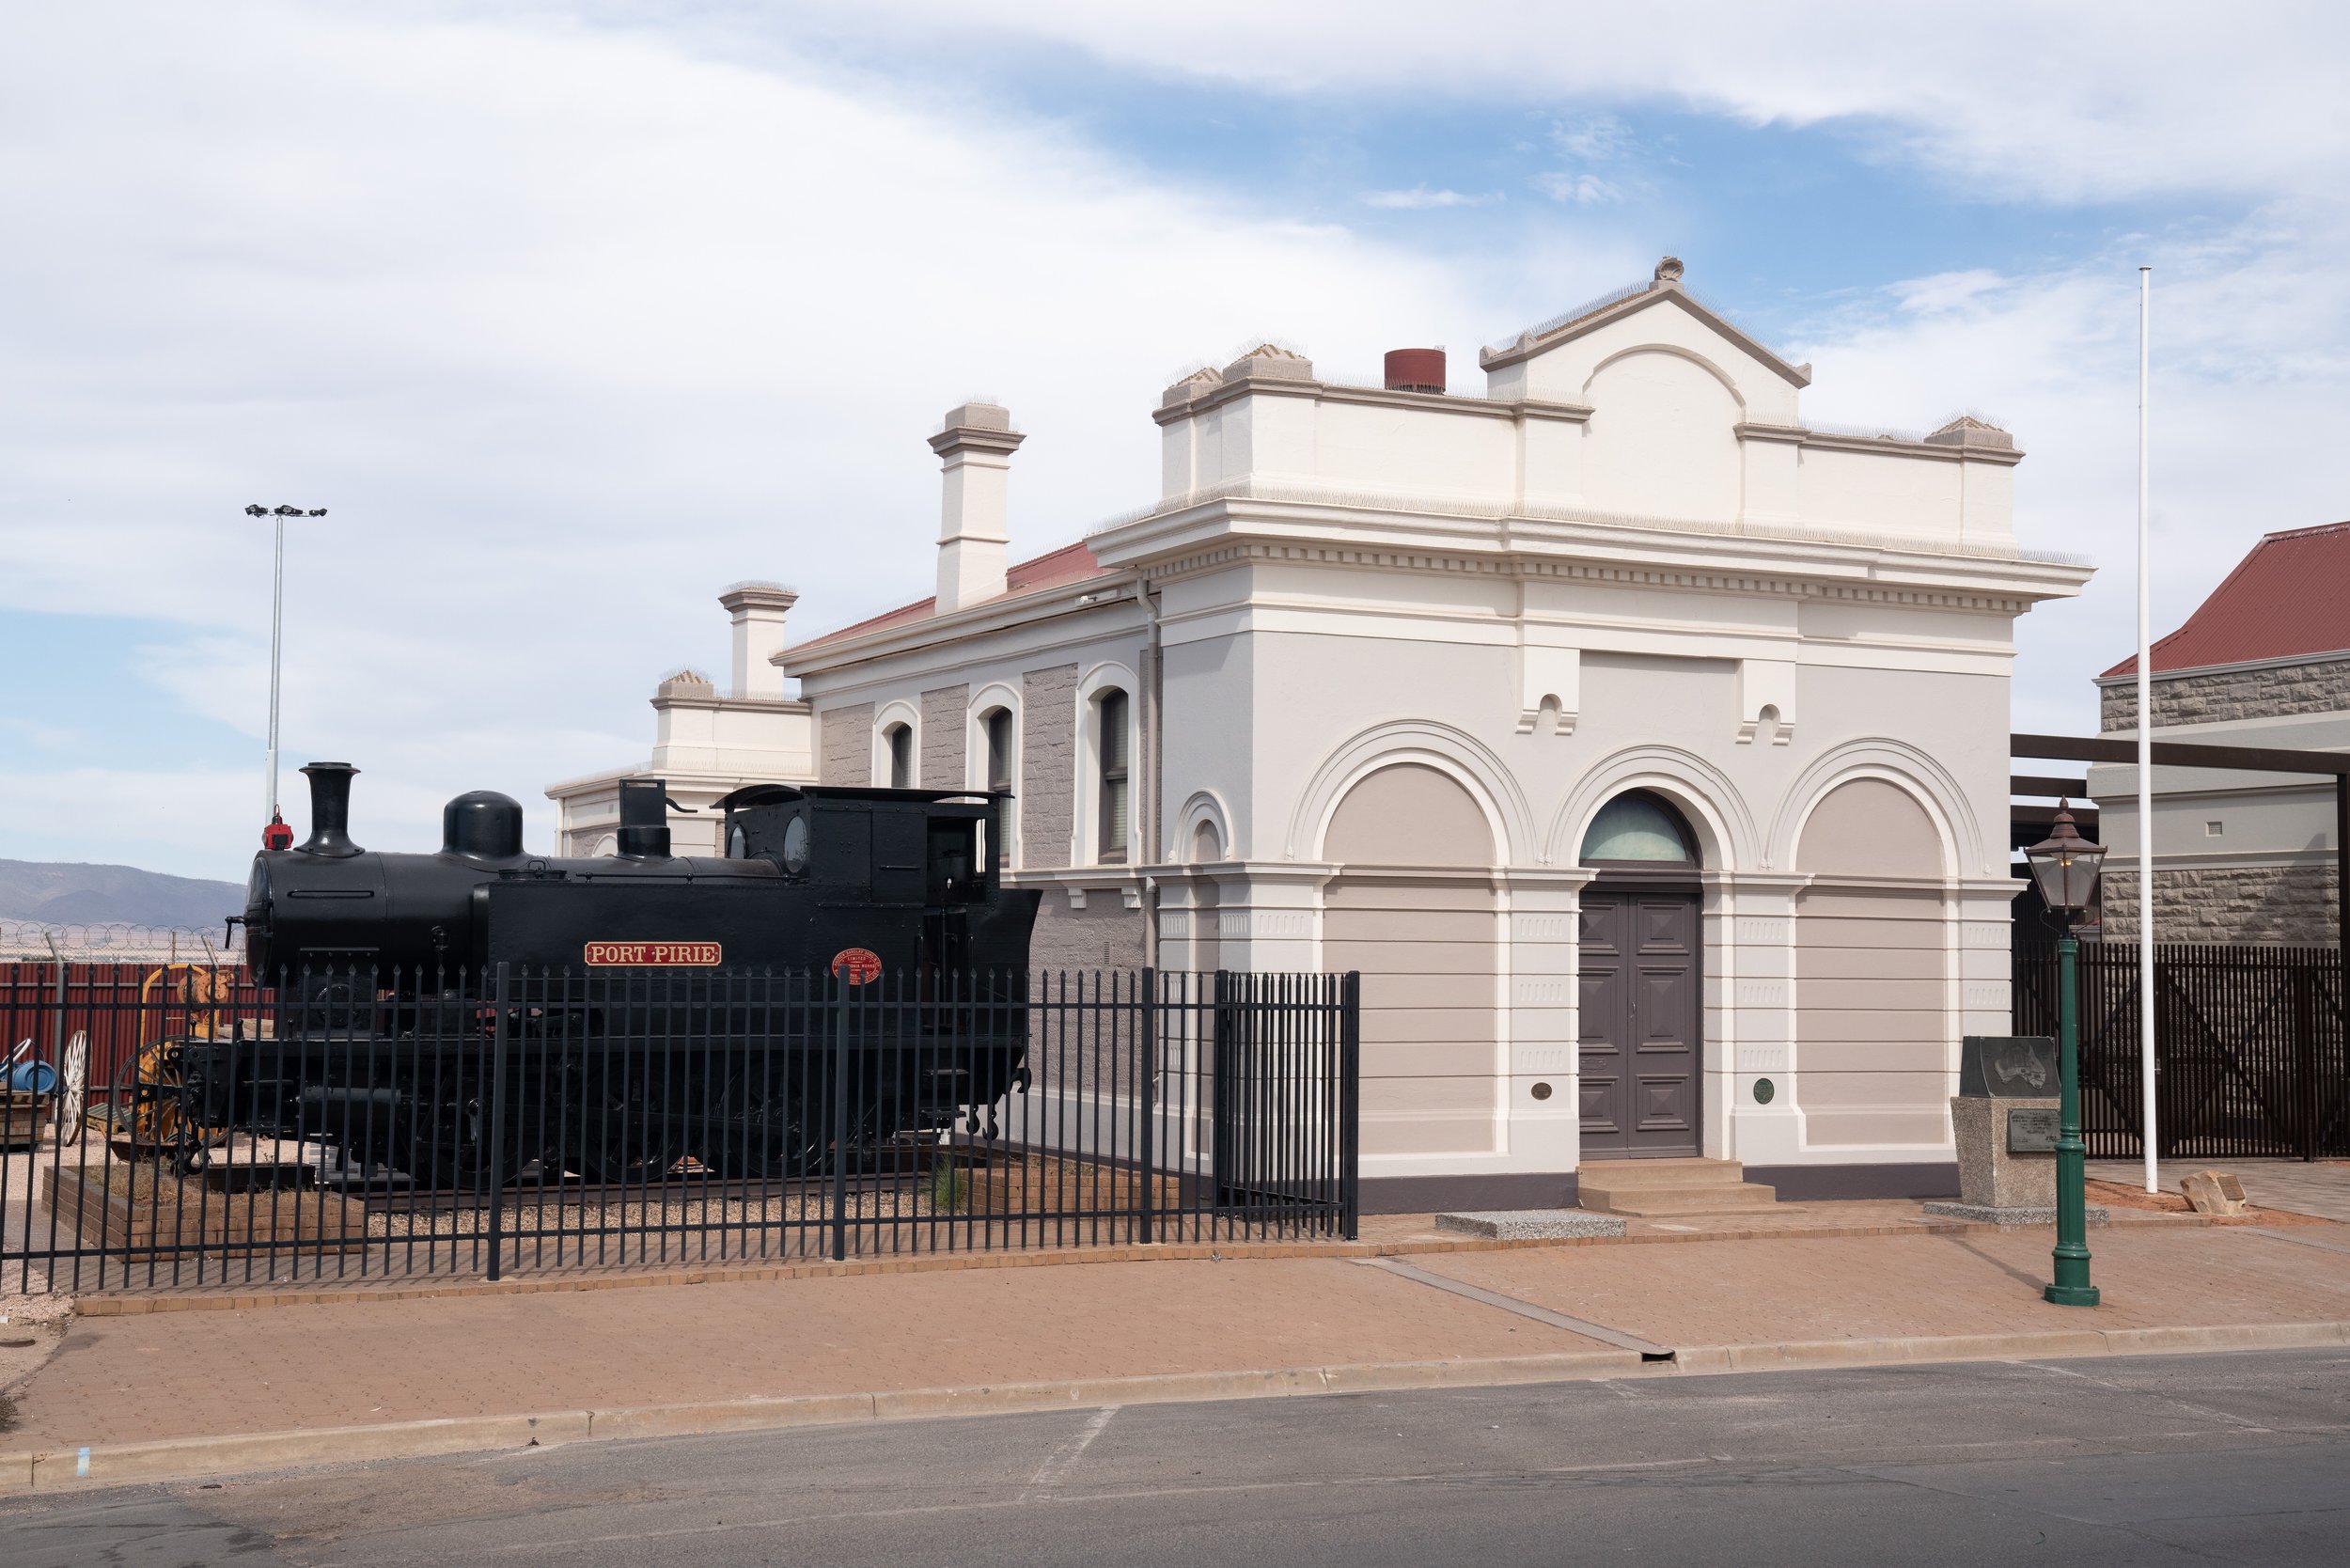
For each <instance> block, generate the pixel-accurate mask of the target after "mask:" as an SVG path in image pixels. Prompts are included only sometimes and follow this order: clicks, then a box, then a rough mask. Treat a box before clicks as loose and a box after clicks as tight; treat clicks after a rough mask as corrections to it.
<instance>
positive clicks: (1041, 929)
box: [1028, 888, 1149, 970]
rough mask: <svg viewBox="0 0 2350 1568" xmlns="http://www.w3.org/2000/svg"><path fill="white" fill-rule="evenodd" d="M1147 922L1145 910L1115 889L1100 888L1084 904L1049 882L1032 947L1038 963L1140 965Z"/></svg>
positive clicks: (1086, 966)
mask: <svg viewBox="0 0 2350 1568" xmlns="http://www.w3.org/2000/svg"><path fill="white" fill-rule="evenodd" d="M1145 935H1146V927H1145V925H1144V921H1143V916H1142V911H1141V910H1139V909H1129V908H1127V907H1126V901H1125V900H1124V899H1122V898H1120V896H1119V895H1118V894H1117V893H1115V892H1097V893H1095V894H1093V895H1092V896H1090V897H1089V898H1088V899H1087V900H1086V906H1085V907H1084V908H1083V909H1072V908H1070V907H1069V900H1068V899H1067V898H1066V897H1064V896H1063V895H1062V894H1060V893H1059V892H1058V891H1057V890H1055V889H1052V888H1047V889H1046V890H1045V893H1044V902H1043V904H1042V906H1041V907H1040V908H1039V909H1038V910H1037V912H1036V936H1035V940H1034V941H1033V942H1032V943H1031V944H1030V947H1029V949H1028V965H1029V967H1030V968H1034V969H1047V970H1051V969H1139V968H1141V967H1142V966H1143V965H1144V964H1146V963H1148V962H1149V960H1148V959H1147V958H1146V957H1145V956H1144V955H1143V939H1144V936H1145Z"/></svg>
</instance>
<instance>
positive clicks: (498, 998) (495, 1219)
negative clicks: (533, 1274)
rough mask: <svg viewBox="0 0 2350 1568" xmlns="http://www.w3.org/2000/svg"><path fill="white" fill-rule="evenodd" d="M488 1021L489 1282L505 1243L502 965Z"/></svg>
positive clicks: (485, 1182)
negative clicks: (501, 1178) (502, 1176)
mask: <svg viewBox="0 0 2350 1568" xmlns="http://www.w3.org/2000/svg"><path fill="white" fill-rule="evenodd" d="M491 996H492V1008H491V1021H490V1160H489V1164H488V1165H487V1166H485V1167H484V1168H482V1172H481V1184H482V1187H483V1188H484V1196H485V1197H487V1198H488V1199H489V1201H490V1271H489V1272H490V1278H492V1279H495V1278H497V1277H498V1254H499V1252H500V1251H501V1250H503V1248H504V1247H505V1243H506V1188H505V1184H504V1183H503V1182H502V1181H501V1180H500V1177H501V1175H502V1174H503V1173H504V1170H505V1162H506V1043H507V1024H506V965H505V964H499V965H498V970H497V980H496V983H495V984H494V986H493V988H492V992H491Z"/></svg>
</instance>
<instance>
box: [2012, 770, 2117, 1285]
mask: <svg viewBox="0 0 2350 1568" xmlns="http://www.w3.org/2000/svg"><path fill="white" fill-rule="evenodd" d="M2072 806H2073V803H2072V802H2071V801H2069V800H2068V801H2064V802H2062V803H2060V805H2059V806H2058V807H2057V814H2056V823H2055V824H2054V825H2053V826H2052V827H2051V828H2050V829H2049V832H2048V836H2047V837H2046V838H2045V839H2042V840H2041V841H2040V842H2038V843H2036V844H2034V845H2032V846H2031V847H2030V848H2029V849H2028V850H2026V851H2025V852H2024V858H2025V859H2026V860H2028V861H2029V862H2030V863H2031V874H2032V881H2033V882H2034V883H2035V884H2037V885H2038V886H2039V888H2040V898H2041V902H2044V903H2045V904H2046V905H2047V906H2048V910H2049V912H2050V913H2051V914H2053V915H2055V916H2056V917H2058V918H2059V919H2060V920H2061V921H2063V933H2062V934H2061V935H2060V936H2059V937H2058V938H2057V1077H2058V1082H2059V1084H2060V1094H2061V1096H2062V1098H2061V1099H2060V1101H2059V1102H2058V1105H2059V1108H2058V1111H2057V1146H2056V1177H2057V1240H2056V1253H2055V1262H2056V1269H2055V1274H2056V1278H2054V1280H2052V1281H2051V1282H2050V1283H2049V1285H2048V1287H2047V1289H2046V1290H2045V1291H2043V1292H2042V1293H2041V1294H2043V1295H2044V1296H2045V1297H2046V1298H2047V1299H2048V1300H2050V1301H2052V1302H2054V1303H2056V1304H2057V1305H2058V1306H2060V1307H2094V1306H2096V1305H2097V1287H2096V1286H2094V1285H2092V1284H2091V1283H2090V1282H2089V1213H2088V1205H2089V1180H2088V1172H2087V1170H2086V1169H2085V1168H2084V1162H2085V1160H2086V1157H2087V1154H2088V1151H2087V1149H2086V1148H2085V1147H2084V1146H2083V1145H2082V1143H2081V1069H2080V1012H2079V1007H2078V1003H2077V1000H2076V991H2077V989H2078V971H2079V966H2080V938H2079V937H2078V936H2077V935H2076V934H2075V928H2076V926H2077V925H2078V924H2079V923H2080V917H2081V915H2082V913H2083V911H2085V910H2087V909H2088V908H2089V907H2090V906H2091V905H2092V903H2094V902H2096V898H2097V875H2098V870H2099V868H2100V867H2101V866H2102V865H2103V864H2104V862H2105V858H2106V851H2105V846H2104V845H2102V844H2092V843H2091V842H2090V841H2089V840H2088V839H2084V838H2082V837H2081V835H2080V829H2079V828H2077V827H2076V826H2075V825H2074V823H2073V810H2072Z"/></svg>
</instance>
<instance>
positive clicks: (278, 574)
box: [244, 503, 326, 823]
mask: <svg viewBox="0 0 2350 1568" xmlns="http://www.w3.org/2000/svg"><path fill="white" fill-rule="evenodd" d="M244 511H245V515H246V516H247V517H270V518H274V519H275V520H276V525H277V526H276V533H277V540H276V547H275V550H274V555H273V559H272V565H271V568H270V590H269V803H268V806H267V807H266V809H267V811H268V813H269V815H268V817H267V818H266V819H265V820H266V821H267V822H270V823H274V822H276V821H277V685H278V654H279V650H280V649H281V648H282V647H283V646H284V644H285V631H286V519H287V518H289V517H324V516H325V515H326V509H325V508H324V507H317V508H312V509H306V510H305V508H302V507H264V506H261V505H259V504H258V503H256V504H254V505H252V506H249V507H247V508H245V509H244Z"/></svg>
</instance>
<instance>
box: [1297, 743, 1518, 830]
mask: <svg viewBox="0 0 2350 1568" xmlns="http://www.w3.org/2000/svg"><path fill="white" fill-rule="evenodd" d="M1407 762H1408V763H1414V764H1417V765H1418V766H1421V767H1428V768H1434V769H1435V770H1436V771H1437V772H1439V773H1442V774H1445V775H1447V776H1449V777H1450V778H1451V779H1452V780H1453V781H1454V782H1455V783H1457V784H1459V785H1460V786H1461V787H1462V788H1463V789H1465V790H1466V791H1467V792H1468V793H1469V796H1470V798H1471V799H1473V800H1474V801H1476V803H1477V806H1478V808H1479V809H1480V810H1481V811H1482V812H1483V813H1484V816H1485V822H1486V826H1487V827H1488V828H1489V829H1490V830H1491V832H1492V835H1493V841H1494V843H1495V844H1496V847H1497V849H1498V851H1499V854H1500V856H1501V861H1502V863H1504V864H1510V865H1523V864H1525V863H1527V861H1528V857H1529V856H1530V855H1532V853H1533V849H1534V826H1533V816H1532V813H1531V812H1530V811H1529V810H1528V807H1527V804H1526V792H1524V791H1523V790H1521V789H1519V788H1518V781H1517V779H1516V777H1515V776H1513V775H1512V773H1511V772H1510V769H1509V766H1508V764H1507V763H1505V762H1503V761H1502V760H1501V759H1500V758H1499V757H1498V756H1496V754H1495V753H1494V752H1493V751H1492V750H1491V749H1490V748H1489V747H1487V746H1486V745H1484V743H1483V742H1481V741H1479V740H1478V739H1477V738H1476V737H1474V736H1472V735H1470V734H1469V733H1468V732H1467V731H1465V730H1462V729H1454V728H1452V726H1450V725H1449V724H1439V723H1436V722H1435V721H1434V720H1431V719H1403V720H1399V721H1397V722H1395V723H1391V724H1382V725H1378V726H1376V727H1374V728H1372V729H1366V730H1364V731H1363V732H1362V733H1361V734H1359V735H1357V736H1355V738H1354V739H1353V740H1351V741H1348V742H1347V743H1346V744H1345V745H1341V746H1340V747H1339V748H1338V749H1337V750H1336V751H1334V752H1332V753H1331V754H1330V755H1329V757H1328V758H1327V759H1325V760H1324V762H1323V764H1322V766H1321V767H1320V768H1318V769H1316V770H1315V771H1314V776H1313V777H1312V778H1310V779H1308V781H1307V784H1306V789H1305V792H1303V793H1302V794H1300V795H1299V797H1298V801H1297V808H1296V809H1295V810H1294V811H1293V812H1292V813H1291V814H1290V829H1289V839H1288V842H1287V843H1286V844H1285V845H1284V854H1285V855H1286V856H1287V857H1288V858H1289V859H1292V860H1307V859H1312V858H1315V857H1317V856H1318V855H1320V854H1321V847H1322V843H1323V840H1324V838H1325V837H1326V836H1327V834H1328V832H1329V827H1330V819H1331V816H1332V814H1333V813H1334V812H1335V811H1336V810H1337V809H1338V804H1339V801H1340V799H1341V798H1342V797H1343V796H1344V795H1345V794H1346V792H1348V791H1349V790H1351V789H1353V788H1354V787H1355V784H1356V783H1357V782H1358V781H1360V780H1361V779H1362V778H1364V777H1365V776H1368V775H1370V774H1372V773H1375V772H1376V771H1378V770H1379V769H1381V768H1383V767H1392V766H1395V765H1397V764H1399V763H1407Z"/></svg>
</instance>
